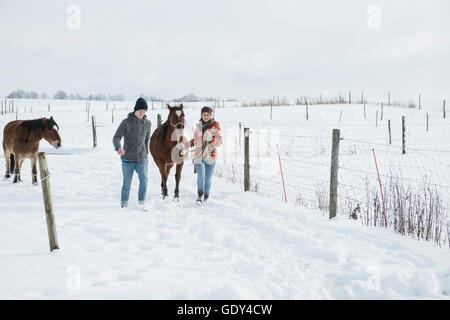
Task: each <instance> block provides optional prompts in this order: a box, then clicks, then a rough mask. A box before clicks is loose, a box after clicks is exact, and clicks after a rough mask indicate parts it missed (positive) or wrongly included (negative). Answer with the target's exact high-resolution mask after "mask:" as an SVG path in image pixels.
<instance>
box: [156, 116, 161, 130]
mask: <svg viewBox="0 0 450 320" xmlns="http://www.w3.org/2000/svg"><path fill="white" fill-rule="evenodd" d="M156 119H157V122H158V128H159V127H160V126H161V114H160V113H158V114H157V115H156Z"/></svg>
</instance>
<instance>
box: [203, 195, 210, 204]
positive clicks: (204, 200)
mask: <svg viewBox="0 0 450 320" xmlns="http://www.w3.org/2000/svg"><path fill="white" fill-rule="evenodd" d="M208 198H209V194H206V193H205V194H204V195H203V202H206V201H207V200H208Z"/></svg>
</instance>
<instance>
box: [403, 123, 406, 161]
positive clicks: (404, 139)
mask: <svg viewBox="0 0 450 320" xmlns="http://www.w3.org/2000/svg"><path fill="white" fill-rule="evenodd" d="M405 135H406V127H405V116H402V154H405V153H406V137H405Z"/></svg>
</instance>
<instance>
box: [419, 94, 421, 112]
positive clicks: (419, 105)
mask: <svg viewBox="0 0 450 320" xmlns="http://www.w3.org/2000/svg"><path fill="white" fill-rule="evenodd" d="M420 104H421V101H420V93H419V110H420Z"/></svg>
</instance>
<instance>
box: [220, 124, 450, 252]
mask: <svg viewBox="0 0 450 320" xmlns="http://www.w3.org/2000/svg"><path fill="white" fill-rule="evenodd" d="M250 125H253V123H252V124H248V123H245V124H243V123H236V122H235V123H233V122H228V123H227V124H226V126H227V128H226V129H224V143H225V144H224V148H223V150H222V154H221V156H220V157H219V158H218V160H217V165H216V171H215V174H216V175H217V176H219V177H221V178H224V179H226V180H228V181H230V182H233V183H237V184H240V185H242V186H243V185H244V175H245V170H244V168H245V161H244V137H243V134H242V133H243V129H244V126H246V127H247V126H249V127H250ZM254 127H255V128H253V127H250V134H249V155H250V163H249V165H250V191H252V192H256V193H259V194H261V195H263V196H267V197H271V198H274V199H277V200H280V201H287V202H290V203H294V204H296V205H298V206H302V207H306V208H311V209H319V210H321V211H322V212H323V213H324V214H325V212H327V211H328V209H329V192H330V168H331V147H332V146H331V143H332V138H331V132H330V135H329V136H327V135H326V134H323V135H322V134H321V135H317V136H313V135H295V134H286V133H284V132H283V130H280V129H275V130H268V129H265V128H263V127H258V125H255V126H254ZM339 149H340V152H339V171H338V172H339V174H338V181H339V184H338V210H339V214H340V215H344V216H347V217H349V218H353V219H359V220H360V221H361V222H362V223H363V224H364V225H367V226H384V227H389V228H392V229H394V230H396V231H397V232H399V233H401V234H409V235H411V236H414V237H416V238H418V239H425V240H427V241H433V242H435V243H436V244H438V245H446V244H450V243H449V239H450V214H449V213H450V165H449V163H450V153H444V151H443V150H439V149H433V148H431V147H430V148H428V149H419V148H410V149H408V152H407V153H406V154H402V152H401V146H396V145H389V144H383V143H377V142H372V141H365V140H362V139H352V138H346V137H345V135H344V136H343V137H342V140H341V141H340V147H339ZM375 157H376V161H377V164H378V171H377V167H376V165H375ZM382 194H383V196H384V197H383V196H382Z"/></svg>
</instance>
